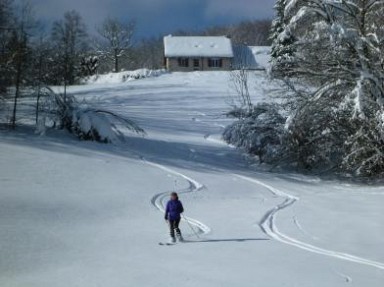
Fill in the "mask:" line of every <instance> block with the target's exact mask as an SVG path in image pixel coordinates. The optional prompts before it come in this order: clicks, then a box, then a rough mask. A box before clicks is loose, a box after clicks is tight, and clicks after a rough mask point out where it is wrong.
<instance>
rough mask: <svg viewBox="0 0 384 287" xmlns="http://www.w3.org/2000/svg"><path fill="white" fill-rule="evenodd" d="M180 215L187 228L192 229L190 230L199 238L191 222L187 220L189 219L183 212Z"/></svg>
mask: <svg viewBox="0 0 384 287" xmlns="http://www.w3.org/2000/svg"><path fill="white" fill-rule="evenodd" d="M181 216H182V217H183V219H184V220H185V221H186V222H187V223H188V226H189V228H190V229H192V231H193V233H194V234H195V235H196V237H197V238H198V239H200V236H199V234H198V233H197V232H196V231H195V229H193V227H192V224H191V223H190V222H189V220H188V219H187V218H186V217H185V216H184V214H181Z"/></svg>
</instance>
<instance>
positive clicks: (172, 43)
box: [164, 36, 234, 72]
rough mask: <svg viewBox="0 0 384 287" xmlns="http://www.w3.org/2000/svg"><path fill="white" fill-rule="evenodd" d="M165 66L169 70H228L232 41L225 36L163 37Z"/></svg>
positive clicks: (231, 56) (230, 64) (231, 53)
mask: <svg viewBox="0 0 384 287" xmlns="http://www.w3.org/2000/svg"><path fill="white" fill-rule="evenodd" d="M164 56H165V66H166V68H167V69H168V70H169V71H179V72H189V71H228V70H230V69H231V66H232V60H233V57H234V55H233V48H232V42H231V40H230V39H229V38H227V37H225V36H219V37H212V36H166V37H164Z"/></svg>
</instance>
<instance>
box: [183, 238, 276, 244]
mask: <svg viewBox="0 0 384 287" xmlns="http://www.w3.org/2000/svg"><path fill="white" fill-rule="evenodd" d="M268 240H270V239H269V238H230V239H201V240H184V241H183V243H218V242H238V243H241V242H249V241H268Z"/></svg>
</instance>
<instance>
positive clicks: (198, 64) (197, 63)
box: [193, 59, 200, 68]
mask: <svg viewBox="0 0 384 287" xmlns="http://www.w3.org/2000/svg"><path fill="white" fill-rule="evenodd" d="M193 66H194V67H195V68H199V67H200V60H199V59H193Z"/></svg>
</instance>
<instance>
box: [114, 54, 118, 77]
mask: <svg viewBox="0 0 384 287" xmlns="http://www.w3.org/2000/svg"><path fill="white" fill-rule="evenodd" d="M114 58H115V73H118V72H119V54H118V51H117V49H115V55H114Z"/></svg>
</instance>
